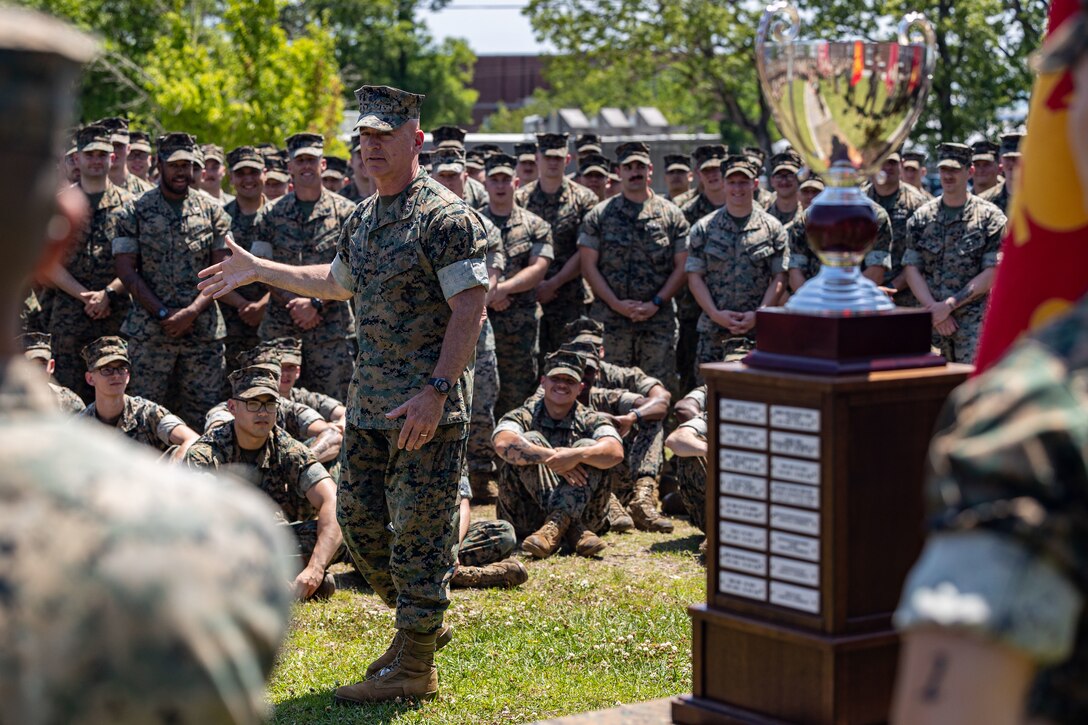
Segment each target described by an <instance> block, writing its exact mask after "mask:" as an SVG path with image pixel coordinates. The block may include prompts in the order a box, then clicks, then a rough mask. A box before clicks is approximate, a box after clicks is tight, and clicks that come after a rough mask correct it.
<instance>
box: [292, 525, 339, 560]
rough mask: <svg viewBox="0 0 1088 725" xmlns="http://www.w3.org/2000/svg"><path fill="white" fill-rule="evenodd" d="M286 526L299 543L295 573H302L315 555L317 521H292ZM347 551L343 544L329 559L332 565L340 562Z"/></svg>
mask: <svg viewBox="0 0 1088 725" xmlns="http://www.w3.org/2000/svg"><path fill="white" fill-rule="evenodd" d="M284 525H285V526H290V527H291V532H292V533H294V535H295V539H296V540H297V541H298V561H299V566H298V567H297V568H296V569H295V571H302V570H303V569H305V568H306V565H307V564H309V563H310V557H311V556H313V555H314V547H315V546H317V519H310V520H309V521H292V522H291V523H289V524H284ZM345 551H346V549H345V547H344V545H343V544H340V548H338V549H337V550H336V553H334V554H333V556H332V558H331V559H329V563H330V564H335V563H336V562H338V561H340V559H341V557H343V556H344V553H345Z"/></svg>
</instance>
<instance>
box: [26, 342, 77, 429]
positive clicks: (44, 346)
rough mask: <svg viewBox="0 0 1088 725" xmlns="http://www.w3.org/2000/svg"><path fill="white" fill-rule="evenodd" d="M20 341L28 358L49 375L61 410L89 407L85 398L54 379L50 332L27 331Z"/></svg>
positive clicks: (64, 411) (50, 385) (73, 411)
mask: <svg viewBox="0 0 1088 725" xmlns="http://www.w3.org/2000/svg"><path fill="white" fill-rule="evenodd" d="M19 342H20V343H21V345H22V348H23V355H24V356H25V357H26V359H27V360H30V361H32V362H34V363H36V364H37V365H40V366H41V368H42V372H44V373H45V375H46V376H47V379H48V380H49V389H50V390H51V391H52V392H53V399H54V401H55V402H56V404H57V407H58V408H59V409H60V411H61V412H63V413H68V414H70V415H76V414H78V413H80V412H82V411H83V409H84V408H86V407H87V406H86V405H85V404H84V402H83V398H81V397H79V396H78V395H76V394H75V393H74V392H73V391H72V390H70V389H68V388H66V387H64V386H63V385H58V384H57V383H56V382H54V381H53V379H52V375H53V372H54V370H55V369H56V361H55V360H53V348H52V347H51V342H50V336H49V334H48V333H44V332H27V333H24V334H22V335H20V336H19Z"/></svg>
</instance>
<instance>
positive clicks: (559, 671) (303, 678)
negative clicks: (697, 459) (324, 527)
mask: <svg viewBox="0 0 1088 725" xmlns="http://www.w3.org/2000/svg"><path fill="white" fill-rule="evenodd" d="M482 514H487V515H493V509H492V507H481V509H480V511H479V512H478V514H477V515H482ZM675 521H676V524H677V526H676V531H675V532H674V533H673V534H670V535H667V536H666V535H660V534H645V533H637V532H633V533H630V534H623V535H616V534H611V535H609V536H607V537H605V540H606V541H607V542H608V543H609V544H610V546H609V548H608V549H606V550H605V552H604V554H603V556H602V557H601V558H600V559H599V560H596V561H591V560H587V559H583V558H581V557H575V556H553V557H551V558H550V559H547V560H545V561H542V562H538V561H535V560H531V559H528V558H526V559H524V561H525V562H526V565H527V566H528V568H529V581H528V582H527V583H526V584H524V585H522V586H521V587H519V588H517V589H514V590H500V589H489V590H466V589H457V590H454V593H453V604H452V605H451V606H450V609H449V611H448V612H447V614H446V621H447V622H449V623H452V624H453V626H454V632H455V636H454V639H453V641H452V642H451V643H450V644H449V646H447V647H446V648H445V649H443V650H442V651H441V652H440V653H439V654H438V665H439V676H440V679H441V692H440V694H439V697H438V699H436V700H434V701H432V702H430V703H426V704H423V705H417V704H414V703H402V704H391V705H382V706H374V707H368V708H353V707H341V706H336V705H333V704H332V690H333V689H334V688H335V687H337V686H338V685H340V684H347V683H351V682H354V681H356V680H358V679H360V678H361V676H362V673H363V671H364V670H365V669H366V666H367V665H368V664H369V663H370V662H371V661H373V660H374V659H375V658H377V656H378V655H379V654H381V652H382V651H383V650H384V649H385V647H386V645H387V644H388V641H389V639H390V637H391V636H392V634H393V629H392V626H393V616H392V612H391V611H390V610H388V609H386V608H385V606H384V605H383V604H382V602H381V600H379V599H378V597H377V596H375V595H374V594H372V593H370V592H369V590H367V589H365V586H362V587H360V588H359V589H353V588H347V589H341V590H340V591H338V592H337V593H336V595H335V596H334V597H333V598H332V599H331V600H330V601H328V602H324V603H311V604H306V605H300V606H298V607H297V608H296V610H295V617H294V623H293V626H292V628H291V632H290V633H289V635H288V639H287V642H286V643H285V645H284V647H283V649H282V651H281V655H280V661H279V664H278V665H277V667H276V670H275V672H274V673H273V677H272V681H271V683H270V685H269V697H270V699H271V701H272V703H273V705H274V707H275V715H274V718H273V722H274V723H282V724H283V725H287V724H288V723H299V724H301V723H307V724H310V723H363V722H365V723H428V724H432V723H434V724H439V723H457V724H458V725H460V724H461V723H524V722H533V721H535V720H540V719H545V718H551V717H558V716H561V715H569V714H572V713H577V712H585V711H588V710H595V709H600V708H607V707H613V706H616V705H619V704H622V703H631V702H642V701H644V700H651V699H655V698H659V697H666V696H669V695H676V694H680V693H684V692H690V691H691V620H690V618H689V616H688V613H687V607H688V606H689V605H691V604H694V603H698V602H703V601H705V581H706V579H705V576H706V574H705V570H704V569H703V567H702V565H701V564H700V562H699V559H698V546H699V543H700V542H701V541H702V539H703V536H702V533H701V532H699V531H698V530H697V529H695V528H693V527H691V526H690V525H688V523H687V521H686V520H675ZM340 578H341V579H342V580H348V579H355V577H354V575H353V574H352V575H346V576H342V577H340Z"/></svg>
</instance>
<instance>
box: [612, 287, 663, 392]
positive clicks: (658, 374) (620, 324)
mask: <svg viewBox="0 0 1088 725" xmlns="http://www.w3.org/2000/svg"><path fill="white" fill-rule="evenodd" d="M593 317H594V318H595V319H597V320H600V321H601V322H602V323H604V351H605V355H607V357H608V361H609V362H611V363H614V364H616V365H623V366H624V367H640V368H642V370H643V371H644V372H646V374H647V375H650V376H651V377H655V378H657V379H658V380H660V381H661V382H663V383H664V384H665V387H666V388H668V389H669V391H670V392H672V393H673V395H675V394H676V392H677V386H678V384H679V383H678V380H677V377H676V336H677V325H676V312H675V311H674V310H673V307H672V304H671V303H666V305H665V307H664V308H662V309H661V310H660V311H659V312H658V313H657V314H656V315H654V316H653V317H651V318H650V319H648V320H646V321H645V322H633V321H631V320H629V319H628V318H626V317H623V316H622V315H618V314H616V313H615V312H613V311H612V310H611V309H609V308H608V307H607V306H606V305H605V304H604V303H603V302H600V301H598V302H596V303H595V304H594V305H593Z"/></svg>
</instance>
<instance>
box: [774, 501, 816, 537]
mask: <svg viewBox="0 0 1088 725" xmlns="http://www.w3.org/2000/svg"><path fill="white" fill-rule="evenodd" d="M771 526H773V527H774V528H776V529H785V530H786V531H796V532H797V533H799V534H811V535H813V536H819V535H820V514H818V513H813V512H811V511H802V510H800V509H795V508H789V507H787V506H771Z"/></svg>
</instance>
